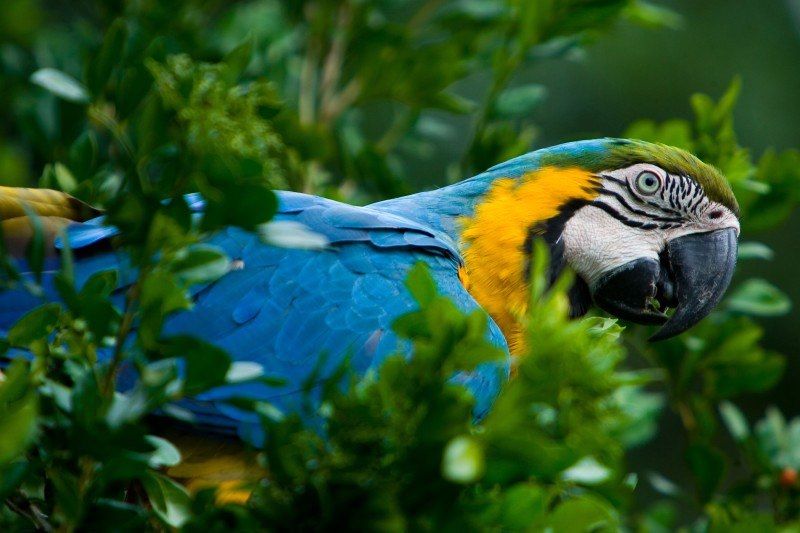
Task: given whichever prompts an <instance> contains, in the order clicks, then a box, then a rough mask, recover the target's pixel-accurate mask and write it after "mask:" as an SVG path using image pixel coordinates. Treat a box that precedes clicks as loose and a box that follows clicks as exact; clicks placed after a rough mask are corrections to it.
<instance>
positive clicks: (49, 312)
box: [8, 303, 61, 348]
mask: <svg viewBox="0 0 800 533" xmlns="http://www.w3.org/2000/svg"><path fill="white" fill-rule="evenodd" d="M60 316H61V306H60V305H59V304H57V303H50V304H45V305H42V306H39V307H37V308H36V309H34V310H33V311H29V312H28V313H26V314H25V315H24V316H23V317H22V318H21V319H20V320H18V321H17V323H16V324H14V326H12V328H11V329H10V330H9V332H8V342H10V343H11V345H12V346H17V347H20V348H27V347H29V346H30V345H31V344H33V343H34V342H37V341H39V342H40V341H42V340H44V339H46V338H47V337H48V335H50V334H51V333H53V332H54V331H55V328H56V325H57V324H58V320H59V317H60Z"/></svg>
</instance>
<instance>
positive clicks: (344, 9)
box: [320, 2, 352, 117]
mask: <svg viewBox="0 0 800 533" xmlns="http://www.w3.org/2000/svg"><path fill="white" fill-rule="evenodd" d="M351 20H352V13H351V11H350V4H349V3H347V2H344V3H342V5H341V6H340V7H339V14H338V16H337V18H336V28H335V30H334V33H333V39H332V41H331V47H330V49H329V50H328V54H327V55H326V56H325V61H324V65H323V67H322V83H321V84H320V93H321V94H322V100H321V103H320V114H321V115H322V116H323V117H325V116H328V106H329V105H330V102H331V100H332V99H333V97H334V91H335V89H336V86H337V85H338V84H339V80H340V79H341V76H342V67H343V66H344V56H345V50H346V49H347V29H348V26H350V21H351Z"/></svg>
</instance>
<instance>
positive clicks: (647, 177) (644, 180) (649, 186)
mask: <svg viewBox="0 0 800 533" xmlns="http://www.w3.org/2000/svg"><path fill="white" fill-rule="evenodd" d="M660 187H661V180H660V179H659V178H658V176H657V175H656V174H654V173H653V172H650V171H648V170H645V171H644V172H642V173H641V174H639V175H638V176H636V190H637V191H639V192H640V193H641V194H644V195H646V196H650V195H651V194H655V193H656V191H658V189H659V188H660Z"/></svg>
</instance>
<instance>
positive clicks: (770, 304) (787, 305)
mask: <svg viewBox="0 0 800 533" xmlns="http://www.w3.org/2000/svg"><path fill="white" fill-rule="evenodd" d="M726 303H727V306H728V309H730V310H731V311H735V312H739V313H743V314H746V315H752V316H779V315H784V314H786V313H788V312H789V310H790V309H791V308H792V303H791V301H790V300H789V297H788V296H786V295H785V294H784V293H783V292H781V290H780V289H778V288H777V287H775V286H774V285H772V284H771V283H769V282H768V281H766V280H763V279H748V280H747V281H746V282H744V284H742V285H741V286H740V287H739V288H738V289H737V290H736V291H735V292H734V293H733V294H732V295H731V296H730V297H729V298H728V299H727V301H726Z"/></svg>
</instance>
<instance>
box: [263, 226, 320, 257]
mask: <svg viewBox="0 0 800 533" xmlns="http://www.w3.org/2000/svg"><path fill="white" fill-rule="evenodd" d="M259 235H260V236H261V239H262V240H263V241H264V242H265V243H267V244H271V245H272V246H278V247H281V248H296V249H298V250H324V249H325V248H327V247H328V245H329V242H328V238H327V237H325V235H322V234H321V233H316V232H314V231H311V230H310V229H309V228H308V226H306V225H305V224H301V223H299V222H294V221H291V220H275V221H272V222H268V223H267V224H264V225H263V226H260V227H259Z"/></svg>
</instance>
